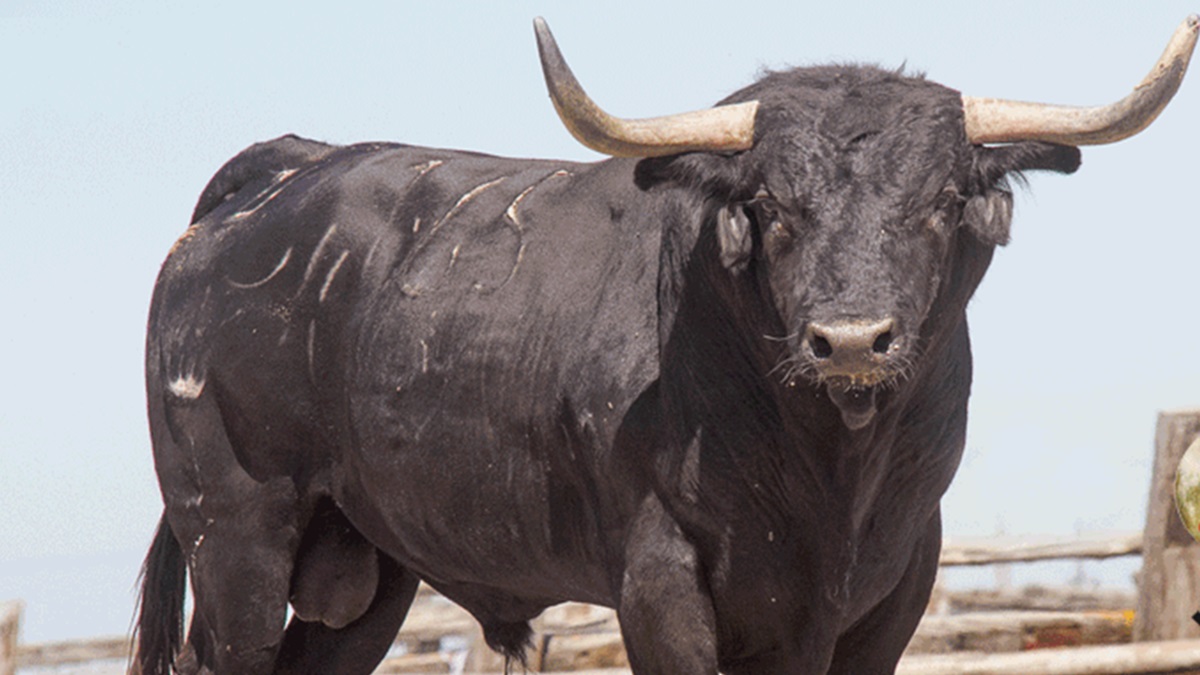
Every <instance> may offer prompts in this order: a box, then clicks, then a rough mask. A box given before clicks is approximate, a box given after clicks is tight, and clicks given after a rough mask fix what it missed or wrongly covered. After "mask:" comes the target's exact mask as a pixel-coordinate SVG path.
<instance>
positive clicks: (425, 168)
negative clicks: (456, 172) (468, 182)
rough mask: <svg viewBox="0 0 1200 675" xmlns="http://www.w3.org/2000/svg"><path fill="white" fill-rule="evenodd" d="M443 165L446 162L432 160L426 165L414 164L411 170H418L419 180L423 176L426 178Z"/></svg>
mask: <svg viewBox="0 0 1200 675" xmlns="http://www.w3.org/2000/svg"><path fill="white" fill-rule="evenodd" d="M443 164H445V162H443V161H442V160H440V159H431V160H429V161H428V162H425V163H424V164H414V165H413V166H412V167H411V168H413V169H416V170H417V178H420V177H421V176H424V175H425V174H427V173H429V172H430V171H433V170H434V169H436V168H438V167H439V166H441V165H443Z"/></svg>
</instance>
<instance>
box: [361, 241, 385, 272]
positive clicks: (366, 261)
mask: <svg viewBox="0 0 1200 675" xmlns="http://www.w3.org/2000/svg"><path fill="white" fill-rule="evenodd" d="M381 241H383V236H382V235H380V236H378V237H376V238H375V241H373V242H371V248H369V249H367V255H366V256H365V257H364V258H363V261H362V270H363V272H366V271H367V270H368V269H370V266H371V261H372V260H374V259H375V250H376V249H378V248H379V242H381Z"/></svg>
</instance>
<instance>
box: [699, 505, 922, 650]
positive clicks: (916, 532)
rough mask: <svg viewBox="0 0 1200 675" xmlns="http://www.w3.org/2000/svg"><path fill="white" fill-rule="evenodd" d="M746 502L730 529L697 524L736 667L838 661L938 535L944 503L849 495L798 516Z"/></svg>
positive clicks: (797, 509)
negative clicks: (843, 644) (774, 661)
mask: <svg viewBox="0 0 1200 675" xmlns="http://www.w3.org/2000/svg"><path fill="white" fill-rule="evenodd" d="M726 487H729V486H726ZM907 489H911V486H909V487H908V488H906V487H897V488H895V489H894V490H893V491H892V493H891V497H896V496H898V495H896V492H895V490H907ZM726 494H728V493H726ZM738 501H739V502H740V503H739V504H738V505H737V507H736V508H733V507H730V508H727V509H725V510H724V511H723V513H722V516H721V518H723V519H724V520H723V523H721V524H718V523H716V522H715V520H707V519H706V522H705V523H704V524H703V525H701V524H700V523H692V525H693V526H697V528H698V529H696V530H695V531H694V532H695V534H696V536H695V537H694V539H695V540H696V541H697V542H699V548H700V550H701V555H702V557H704V558H705V569H706V570H707V572H708V587H709V590H710V593H711V595H712V600H713V605H714V609H715V610H716V619H717V625H718V633H719V635H720V636H721V637H720V642H721V644H722V651H723V652H727V653H726V654H725V656H726V658H730V659H737V658H739V657H750V656H752V655H759V654H763V653H770V652H773V651H777V650H786V651H791V652H805V651H807V652H811V653H813V654H821V653H831V652H830V650H832V648H833V645H834V644H835V643H836V641H837V638H838V636H839V635H841V634H842V633H843V632H845V631H846V630H847V629H849V628H850V627H851V626H852V625H854V624H855V623H856V622H857V621H859V620H860V619H862V618H863V617H864V616H866V615H867V614H868V613H869V612H870V611H871V610H872V609H873V608H875V607H876V606H878V605H879V604H880V603H881V602H883V601H884V600H885V598H887V597H888V595H889V594H890V593H891V592H892V591H893V590H894V589H896V588H897V587H898V585H899V584H900V583H901V581H902V580H904V579H905V577H906V575H907V574H909V573H910V570H909V563H910V560H912V559H913V553H914V548H915V545H916V543H917V542H918V541H920V540H921V539H922V537H923V536H924V535H925V534H926V533H927V532H928V531H929V530H930V528H936V527H937V520H936V518H937V516H936V513H937V511H936V507H937V503H936V502H937V500H936V498H932V499H931V498H929V497H923V496H920V495H916V494H912V495H908V496H907V499H906V500H903V501H906V502H907V504H908V506H909V507H910V508H906V509H901V508H897V502H896V501H895V500H894V499H891V498H889V499H878V500H876V501H877V503H875V504H873V505H872V506H870V507H867V508H863V507H862V505H861V504H856V503H855V502H854V501H853V500H852V498H849V497H848V498H846V499H841V500H839V499H836V498H830V497H829V496H828V495H826V496H825V497H824V498H823V499H821V500H818V501H811V502H808V503H803V504H802V505H800V506H797V504H798V503H800V501H801V500H799V499H798V498H797V499H794V500H793V501H792V502H791V503H790V504H789V505H790V506H792V507H793V508H792V510H791V511H790V512H789V511H788V510H786V509H784V508H780V507H779V505H778V503H777V502H772V501H771V500H769V499H765V500H764V499H745V500H738ZM856 507H857V510H856ZM706 511H708V510H707V509H706ZM708 513H709V514H710V515H711V514H712V513H713V511H708ZM685 529H686V526H685ZM930 581H932V580H930Z"/></svg>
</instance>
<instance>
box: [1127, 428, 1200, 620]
mask: <svg viewBox="0 0 1200 675" xmlns="http://www.w3.org/2000/svg"><path fill="white" fill-rule="evenodd" d="M1197 437H1200V410H1182V411H1176V412H1166V413H1161V414H1160V415H1159V416H1158V430H1157V432H1156V433H1155V442H1154V473H1153V474H1152V476H1151V480H1150V503H1149V505H1148V506H1147V508H1146V530H1145V538H1144V543H1143V548H1142V573H1141V580H1140V582H1139V584H1138V605H1137V619H1136V621H1135V623H1134V628H1133V639H1134V640H1136V641H1139V642H1141V641H1150V640H1183V639H1195V638H1200V625H1198V624H1197V623H1196V622H1195V621H1193V620H1192V615H1193V614H1195V613H1196V612H1197V610H1200V544H1197V543H1196V541H1195V540H1194V539H1192V537H1191V535H1189V534H1188V532H1187V529H1186V528H1185V527H1184V526H1183V522H1182V521H1181V520H1180V519H1179V514H1178V513H1177V512H1176V510H1175V498H1174V494H1175V469H1176V467H1177V466H1179V459H1180V458H1181V457H1183V453H1184V451H1185V450H1187V448H1188V446H1189V445H1190V444H1191V443H1192V441H1193V440H1195V439H1196V438H1197Z"/></svg>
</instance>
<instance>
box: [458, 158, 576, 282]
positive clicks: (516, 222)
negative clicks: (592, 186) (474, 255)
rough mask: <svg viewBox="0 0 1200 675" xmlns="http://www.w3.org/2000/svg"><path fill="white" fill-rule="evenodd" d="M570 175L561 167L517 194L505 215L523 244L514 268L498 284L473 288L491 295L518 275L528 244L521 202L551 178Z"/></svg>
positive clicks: (519, 248) (518, 250)
mask: <svg viewBox="0 0 1200 675" xmlns="http://www.w3.org/2000/svg"><path fill="white" fill-rule="evenodd" d="M570 175H571V172H570V171H567V170H565V169H559V170H558V171H555V172H553V173H551V174H548V175H546V176H543V177H542V178H541V179H539V180H538V181H537V182H536V183H534V184H533V185H530V186H529V187H527V188H525V189H524V190H522V191H521V194H519V195H517V197H516V199H514V200H512V203H511V204H509V205H508V208H507V209H505V210H504V217H505V218H506V219H507V220H508V223H509V225H510V227H512V229H513V231H514V232H515V233H516V235H517V240H518V241H520V242H521V245H520V246H519V247H518V248H517V257H516V259H515V260H514V261H513V266H512V269H511V270H509V271H508V276H506V277H504V281H501V282H500V283H499V284H497V285H496V286H494V287H492V288H486V287H485V286H484V285H483V284H480V283H476V284H475V285H474V286H473V287H472V288H473V290H475V291H476V292H477V293H482V294H484V295H490V294H492V293H495V292H496V291H498V290H500V289H501V288H504V287H505V286H507V285H508V282H510V281H512V280H513V277H515V276H517V270H518V269H520V267H521V261H522V260H524V259H525V248H526V246H527V244H526V242H525V241H524V237H523V235H524V232H525V227H524V225H523V224H522V223H521V216H520V213H519V212H518V210H517V209H518V207H520V205H521V202H522V201H524V200H525V198H526V197H528V196H529V195H530V194H531V193H532V192H533V191H534V190H536V189H538V188H539V187H541V186H542V185H543V184H544V183H545V182H546V181H548V180H550V179H551V178H565V177H569V176H570Z"/></svg>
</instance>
